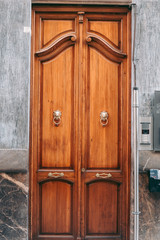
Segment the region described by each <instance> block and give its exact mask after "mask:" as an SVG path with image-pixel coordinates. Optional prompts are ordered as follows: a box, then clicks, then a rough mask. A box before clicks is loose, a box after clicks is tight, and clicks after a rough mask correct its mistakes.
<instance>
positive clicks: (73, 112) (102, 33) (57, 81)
mask: <svg viewBox="0 0 160 240" xmlns="http://www.w3.org/2000/svg"><path fill="white" fill-rule="evenodd" d="M32 23H33V25H32V32H33V36H32V66H33V68H32V81H31V134H30V136H31V138H30V159H31V161H30V182H31V190H30V196H31V205H30V208H31V219H30V222H31V235H30V239H31V240H39V239H42V240H51V239H52V240H53V239H55V240H66V239H68V240H69V239H74V240H86V239H90V240H92V239H94V240H95V239H96V240H100V239H106V240H111V239H115V240H128V239H129V231H128V229H129V184H130V177H129V174H130V170H129V167H130V11H129V9H128V8H127V7H121V8H118V7H114V8H112V7H104V6H103V7H96V8H95V7H94V6H90V7H87V6H83V5H81V6H74V7H73V6H69V5H68V6H60V5H53V6H52V5H50V6H49V7H47V6H45V5H43V6H42V7H41V6H39V5H38V6H37V5H35V6H33V11H32ZM57 110H59V112H56V114H57V113H59V114H60V115H59V117H58V118H55V115H54V114H55V111H57ZM104 111H105V112H107V113H108V116H107V119H101V117H100V114H101V112H104Z"/></svg>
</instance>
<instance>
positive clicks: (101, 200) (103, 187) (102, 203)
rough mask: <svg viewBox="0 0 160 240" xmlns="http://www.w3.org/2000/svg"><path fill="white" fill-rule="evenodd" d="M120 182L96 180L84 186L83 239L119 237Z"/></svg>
mask: <svg viewBox="0 0 160 240" xmlns="http://www.w3.org/2000/svg"><path fill="white" fill-rule="evenodd" d="M120 195H121V184H120V183H118V182H114V181H106V180H98V181H92V182H89V183H87V184H86V187H85V211H84V212H85V219H86V221H85V229H86V234H85V235H86V236H85V239H96V240H98V239H110V238H111V239H121V236H120V223H121V216H120V215H121V211H120V209H121V196H120Z"/></svg>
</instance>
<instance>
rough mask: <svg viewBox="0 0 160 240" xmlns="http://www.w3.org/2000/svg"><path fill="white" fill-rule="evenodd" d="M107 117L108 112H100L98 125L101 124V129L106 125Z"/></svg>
mask: <svg viewBox="0 0 160 240" xmlns="http://www.w3.org/2000/svg"><path fill="white" fill-rule="evenodd" d="M108 117H109V114H108V112H106V111H102V112H101V113H100V123H101V124H102V126H103V127H104V126H106V125H107V124H108Z"/></svg>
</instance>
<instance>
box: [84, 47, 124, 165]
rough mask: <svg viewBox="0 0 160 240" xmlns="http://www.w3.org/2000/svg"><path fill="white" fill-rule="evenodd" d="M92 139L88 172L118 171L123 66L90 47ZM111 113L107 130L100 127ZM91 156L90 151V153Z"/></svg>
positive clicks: (90, 126) (89, 137)
mask: <svg viewBox="0 0 160 240" xmlns="http://www.w3.org/2000/svg"><path fill="white" fill-rule="evenodd" d="M88 54H89V57H88V59H89V63H88V66H89V74H88V75H89V79H88V81H89V88H88V89H89V92H88V94H87V97H88V98H87V101H88V100H89V104H88V105H89V110H88V114H89V117H88V119H89V120H88V122H89V124H90V125H89V136H88V141H87V145H86V146H87V148H88V149H89V151H88V152H89V156H88V157H87V159H86V160H87V161H88V168H118V166H119V163H118V142H119V141H118V112H119V106H118V85H119V65H118V64H117V63H113V62H111V61H109V60H108V59H106V58H105V57H104V56H102V55H101V54H100V53H98V52H97V51H96V50H95V49H93V48H91V47H89V52H88ZM102 111H107V112H108V114H109V120H108V124H107V126H106V127H103V126H102V125H101V123H100V113H101V112H102ZM86 152H87V149H86Z"/></svg>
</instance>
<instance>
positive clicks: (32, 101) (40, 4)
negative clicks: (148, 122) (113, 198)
mask: <svg viewBox="0 0 160 240" xmlns="http://www.w3.org/2000/svg"><path fill="white" fill-rule="evenodd" d="M51 2H52V4H50V3H51ZM67 2H68V4H67ZM71 2H72V3H73V4H74V8H77V11H78V8H79V9H80V8H81V7H84V8H85V7H89V8H91V9H94V7H95V6H96V5H99V6H100V7H101V4H103V5H105V6H106V7H108V8H109V9H110V11H113V12H117V11H118V12H121V13H122V12H126V11H127V9H129V10H130V9H131V7H130V4H129V3H130V1H128V2H129V3H128V4H126V3H125V4H124V3H120V5H121V6H117V4H116V6H115V5H113V3H112V6H111V4H110V3H109V1H107V0H103V1H101V2H100V3H96V2H95V1H90V5H89V6H86V4H87V3H86V4H83V5H81V6H79V5H78V3H79V2H80V1H61V0H60V2H59V4H57V1H55V0H52V1H47V0H46V1H40V0H39V1H38V0H32V3H33V6H34V7H37V8H38V10H42V7H43V10H44V6H46V7H47V3H49V4H50V5H48V7H53V8H54V7H56V8H57V7H67V8H68V7H73V5H70V4H71ZM97 2H98V1H97ZM44 3H46V4H45V5H44ZM93 3H94V4H93ZM48 7H47V8H48ZM96 7H98V6H96ZM127 12H128V13H127V50H128V56H127V58H128V63H127V76H126V78H127V83H128V88H127V100H128V112H127V116H128V119H127V120H128V121H127V124H126V126H127V129H126V131H127V136H128V146H127V156H128V173H125V175H126V182H127V183H128V184H126V191H127V193H128V194H127V196H128V199H126V209H127V212H128V216H127V220H126V222H127V227H126V230H125V232H126V239H127V240H129V238H130V232H129V229H130V197H129V196H130V178H131V177H130V172H131V170H130V169H131V11H127ZM34 20H35V10H33V7H32V37H31V75H30V79H31V80H30V144H29V239H31V240H32V239H33V238H32V218H33V216H32V208H33V206H32V196H33V194H35V192H34V184H33V181H32V179H33V174H34V171H33V170H34V168H33V159H34V151H33V147H34V145H33V142H34V141H33V136H34V131H35V130H34V127H33V126H34V125H35V120H36V121H37V119H36V118H34V116H35V115H36V114H37V113H36V111H35V109H34V105H35V99H36V98H35V96H34V91H33V81H34V67H33V66H34V47H35V39H34V37H35V35H34V33H35V21H34ZM33 123H34V124H33Z"/></svg>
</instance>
